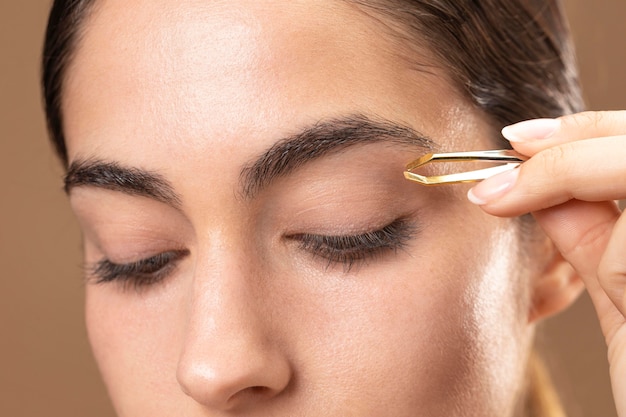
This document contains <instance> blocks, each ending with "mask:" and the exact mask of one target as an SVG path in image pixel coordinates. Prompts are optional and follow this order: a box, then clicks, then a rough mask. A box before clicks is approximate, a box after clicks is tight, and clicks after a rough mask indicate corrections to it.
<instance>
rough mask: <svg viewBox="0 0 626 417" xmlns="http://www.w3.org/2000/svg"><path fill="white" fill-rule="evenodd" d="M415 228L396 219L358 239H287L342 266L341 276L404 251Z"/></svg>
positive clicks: (305, 236)
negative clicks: (372, 261) (384, 256)
mask: <svg viewBox="0 0 626 417" xmlns="http://www.w3.org/2000/svg"><path fill="white" fill-rule="evenodd" d="M414 233H415V228H414V227H413V226H412V225H411V224H410V223H409V222H408V221H406V220H405V219H397V220H395V221H393V222H392V223H390V224H388V225H387V226H385V227H383V228H382V229H379V230H375V231H371V232H366V233H362V234H360V235H338V236H327V235H315V234H309V233H302V234H294V235H290V236H288V238H289V239H291V240H296V241H298V242H299V244H300V249H302V250H304V251H307V252H309V253H312V254H313V255H314V256H315V257H319V258H321V259H324V260H326V261H327V265H326V268H329V267H330V266H331V265H333V264H341V265H343V268H344V272H346V273H347V272H350V270H351V269H352V268H353V267H354V266H359V265H360V264H362V263H364V262H366V261H368V260H371V259H374V258H376V257H377V256H381V255H383V254H384V253H386V252H397V251H398V250H400V249H403V248H404V247H405V246H406V244H407V242H408V241H409V240H410V239H411V238H412V237H413V235H414Z"/></svg>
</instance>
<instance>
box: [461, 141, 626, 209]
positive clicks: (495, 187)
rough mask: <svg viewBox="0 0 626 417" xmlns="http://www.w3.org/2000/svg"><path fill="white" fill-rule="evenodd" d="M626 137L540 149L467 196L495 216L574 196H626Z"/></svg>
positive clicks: (588, 198)
mask: <svg viewBox="0 0 626 417" xmlns="http://www.w3.org/2000/svg"><path fill="white" fill-rule="evenodd" d="M625 160H626V136H620V137H610V138H602V139H588V140H582V141H578V142H571V143H565V144H562V145H558V146H555V147H552V148H549V149H547V150H545V151H541V152H539V153H538V154H536V155H535V156H533V157H532V158H530V159H529V160H528V161H526V162H524V163H523V164H522V165H521V167H520V168H518V169H515V170H512V171H509V172H505V173H503V174H499V175H496V176H494V177H491V178H489V179H486V180H484V181H483V182H481V183H480V184H478V185H476V186H475V187H474V188H472V189H471V190H470V192H469V193H468V197H469V199H470V200H471V201H472V202H474V203H475V204H478V205H480V206H482V208H483V210H485V211H486V212H488V213H491V214H494V215H497V216H511V217H512V216H518V215H521V214H524V213H529V212H534V211H539V210H542V209H545V208H548V207H551V206H556V205H559V204H562V203H564V202H566V201H568V200H571V199H578V200H585V201H605V200H619V199H623V198H625V197H626V164H625V163H624V161H625Z"/></svg>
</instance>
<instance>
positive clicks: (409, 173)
mask: <svg viewBox="0 0 626 417" xmlns="http://www.w3.org/2000/svg"><path fill="white" fill-rule="evenodd" d="M526 159H528V158H526V157H525V156H524V155H521V154H519V153H517V152H515V151H513V150H510V149H502V150H491V151H472V152H453V153H429V154H427V155H424V156H422V157H420V158H418V159H416V160H415V161H413V162H411V163H409V164H408V165H407V166H406V168H405V171H404V177H405V178H406V179H407V180H410V181H416V182H419V183H420V184H423V185H441V184H454V183H460V182H475V181H481V180H484V179H486V178H489V177H491V176H493V175H496V174H499V173H501V172H506V171H508V170H511V169H514V168H516V167H518V166H519V165H520V164H521V163H522V162H524V161H525V160H526ZM476 161H478V162H495V163H500V165H496V166H493V167H490V168H484V169H478V170H475V171H466V172H460V173H456V174H445V175H433V176H425V175H420V174H416V173H415V172H413V170H415V169H417V168H419V167H422V166H424V165H426V164H430V163H433V162H476Z"/></svg>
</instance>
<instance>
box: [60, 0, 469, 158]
mask: <svg viewBox="0 0 626 417" xmlns="http://www.w3.org/2000/svg"><path fill="white" fill-rule="evenodd" d="M96 6H97V7H96V9H95V12H94V14H93V15H92V16H91V18H90V19H89V20H88V22H87V26H86V30H85V34H84V37H83V38H82V39H81V42H80V44H79V48H78V50H77V54H76V56H75V59H74V62H73V65H72V67H71V68H70V71H69V77H68V81H67V84H66V90H65V92H66V94H65V96H64V110H66V112H65V114H66V120H65V122H66V133H67V137H68V147H69V151H70V158H71V157H72V155H71V154H72V153H73V152H75V151H76V149H77V147H78V146H77V145H81V146H82V145H84V144H85V143H86V142H88V141H89V140H90V139H89V138H93V141H94V143H98V148H99V149H100V150H102V151H103V152H106V150H107V149H108V148H107V146H109V145H110V146H109V148H110V152H111V153H112V154H115V155H116V156H119V155H120V151H121V150H123V146H122V145H127V144H128V141H129V140H130V139H129V138H130V137H132V138H133V139H132V141H133V143H138V142H137V141H139V140H140V139H138V138H139V137H145V136H146V135H148V136H150V137H149V140H150V144H151V146H153V145H154V144H155V143H158V144H161V145H163V146H162V149H163V150H164V151H165V152H167V153H170V154H171V153H172V152H176V151H177V150H178V147H177V146H176V145H177V144H179V143H180V141H181V140H184V141H185V144H186V145H188V146H195V145H197V146H201V145H202V144H205V143H206V139H207V137H210V139H211V140H212V141H213V142H214V143H219V144H232V143H233V140H234V139H241V138H244V137H250V136H254V137H257V138H258V137H272V138H275V137H276V136H277V134H282V133H285V132H277V129H279V127H283V128H284V127H289V126H297V125H302V124H308V123H310V122H312V121H315V120H316V119H321V118H323V117H327V116H328V115H333V114H335V113H341V112H343V111H345V110H346V109H349V110H353V109H354V108H357V110H359V111H363V112H372V113H377V114H381V113H383V116H388V115H389V114H391V113H393V115H394V117H390V118H392V119H394V118H395V119H397V120H401V121H404V122H407V123H409V124H414V123H412V122H414V121H415V119H416V118H418V119H419V121H418V122H419V123H418V125H419V127H420V129H421V130H425V131H427V132H428V131H431V132H433V134H435V135H436V134H437V133H438V132H436V129H437V128H438V127H439V126H441V125H445V124H446V121H450V122H452V119H453V118H454V117H457V116H458V114H456V113H458V112H456V110H458V105H459V102H461V100H460V99H459V97H458V95H457V94H456V93H455V92H454V90H453V89H452V87H451V86H450V83H449V82H448V81H447V79H446V78H445V77H444V76H443V73H442V71H439V72H436V73H434V74H433V73H430V74H429V73H424V72H418V71H416V70H415V69H414V68H415V65H412V64H411V63H409V62H408V61H407V60H406V59H404V58H403V57H401V56H400V55H399V53H398V50H399V49H400V48H398V46H397V43H398V42H399V41H398V39H396V38H394V36H393V35H391V34H390V33H389V32H388V31H387V30H386V29H385V26H384V25H383V24H382V23H380V21H379V20H377V19H375V18H373V17H372V16H370V15H367V14H366V13H364V12H363V10H361V9H359V8H358V7H356V6H354V5H353V4H352V3H350V2H346V1H339V0H336V1H334V0H327V1H298V0H295V1H236V0H228V1H198V0H196V1H188V0H187V1H186V0H181V1H167V0H151V1H147V0H137V1H133V2H127V1H123V0H103V1H102V2H101V3H97V4H96ZM413 59H414V60H415V61H418V62H419V63H420V64H425V65H427V66H430V65H432V60H431V58H430V54H429V52H428V51H423V53H421V54H419V55H417V56H414V57H413ZM407 86H410V87H409V88H407ZM463 104H464V103H463ZM384 113H388V114H384ZM208 126H210V131H207V127H208ZM156 127H158V129H157V128H156ZM216 132H219V134H218V135H216ZM103 136H105V137H106V138H107V141H106V142H107V145H106V146H105V145H102V144H103V143H104V141H103V140H102V139H103ZM77 138H80V144H78V143H77V140H76V139H77ZM112 138H115V139H114V140H113V142H112ZM115 141H117V142H115ZM194 141H199V142H197V143H195V142H194ZM116 143H117V144H118V145H120V146H118V147H117V148H116V147H115V146H113V145H115V144H116ZM266 145H267V144H264V145H261V144H259V146H266ZM122 154H123V152H122Z"/></svg>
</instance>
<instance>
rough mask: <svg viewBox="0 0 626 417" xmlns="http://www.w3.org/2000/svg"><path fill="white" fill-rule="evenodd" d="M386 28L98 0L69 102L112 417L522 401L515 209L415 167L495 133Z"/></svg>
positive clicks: (522, 284) (231, 9)
mask: <svg viewBox="0 0 626 417" xmlns="http://www.w3.org/2000/svg"><path fill="white" fill-rule="evenodd" d="M385 23H388V22H384V21H383V20H381V19H380V18H378V16H376V15H373V14H368V13H366V12H365V11H364V9H359V8H357V7H356V6H354V5H352V4H350V3H348V2H341V1H330V0H328V1H318V2H310V1H299V0H298V1H288V2H286V1H263V2H259V1H257V0H247V1H233V0H229V1H165V0H149V1H148V0H143V1H133V2H127V1H122V0H108V1H100V2H98V3H97V4H96V8H95V9H94V13H93V14H92V15H91V17H90V18H89V20H88V21H87V26H86V28H85V32H84V34H83V36H82V38H81V41H80V45H79V48H78V51H77V54H76V55H75V57H74V60H73V63H72V66H71V67H70V69H69V73H68V78H67V83H66V89H65V93H64V94H65V95H64V104H63V106H64V107H63V108H64V114H65V120H64V122H65V129H66V134H67V140H68V149H69V157H70V161H71V163H72V167H71V170H70V176H69V177H68V185H69V187H70V196H71V203H72V206H73V209H74V210H75V212H76V214H77V216H78V218H79V221H80V224H81V227H82V228H83V231H84V246H85V258H86V262H87V264H88V265H89V266H88V275H89V278H88V285H87V306H86V310H87V326H88V331H89V336H90V340H91V343H92V345H93V349H94V352H95V357H96V359H97V362H98V364H99V366H100V368H101V371H102V373H103V376H104V380H105V382H106V385H107V387H108V389H109V391H110V395H111V397H112V399H113V402H114V404H115V407H116V409H117V411H118V413H119V415H120V416H174V415H179V416H209V415H210V416H226V415H246V416H394V417H395V416H407V417H408V416H415V415H419V416H504V415H507V413H509V412H510V409H511V407H512V406H513V404H514V402H515V400H516V398H517V394H518V392H517V387H518V386H519V385H520V381H521V379H522V374H523V368H524V358H525V355H526V351H527V346H528V343H529V339H530V334H531V326H529V325H528V313H527V309H528V305H527V304H528V303H527V298H528V297H527V296H526V295H525V294H526V292H527V291H525V288H526V287H527V286H528V285H529V284H528V280H529V279H530V278H529V277H528V276H527V274H526V273H524V272H520V270H519V266H518V262H519V259H518V256H519V255H518V254H519V253H520V252H521V250H522V249H521V248H519V247H518V244H517V231H516V228H515V224H514V222H513V221H511V220H503V219H497V218H494V217H489V216H487V215H486V214H483V213H482V212H481V211H480V210H479V209H477V208H473V207H472V206H471V205H470V204H469V203H467V202H466V201H465V198H464V194H465V192H466V190H467V187H466V186H463V185H459V186H448V187H440V188H437V187H433V188H427V187H423V186H420V185H417V184H416V183H411V182H409V181H406V180H405V179H404V178H403V175H402V171H403V167H404V165H405V164H406V163H407V162H409V161H411V160H412V159H414V158H416V157H417V156H419V155H420V154H423V153H425V152H427V151H428V150H429V148H435V149H438V150H453V149H454V150H471V149H484V148H488V147H491V146H492V144H491V143H490V141H489V139H488V138H489V137H490V136H491V135H493V133H492V131H491V130H490V128H489V126H488V124H487V122H486V120H484V118H483V117H482V116H481V114H479V113H478V112H477V111H476V110H475V109H473V108H472V106H471V105H469V104H468V102H467V101H465V99H463V98H462V97H461V96H460V94H458V93H457V92H456V91H455V90H454V89H453V88H452V86H451V84H450V82H449V80H448V79H447V78H446V76H445V75H444V73H443V71H442V70H440V69H439V68H437V67H436V65H435V61H434V60H433V59H432V54H430V53H429V52H428V51H425V50H417V51H416V50H412V51H411V53H412V54H413V55H412V56H411V59H408V58H407V54H408V53H409V51H408V50H403V49H402V48H401V47H400V45H401V42H402V41H401V40H400V39H399V38H396V37H394V35H392V33H391V29H389V26H388V25H386V24H385ZM420 68H421V69H420Z"/></svg>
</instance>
